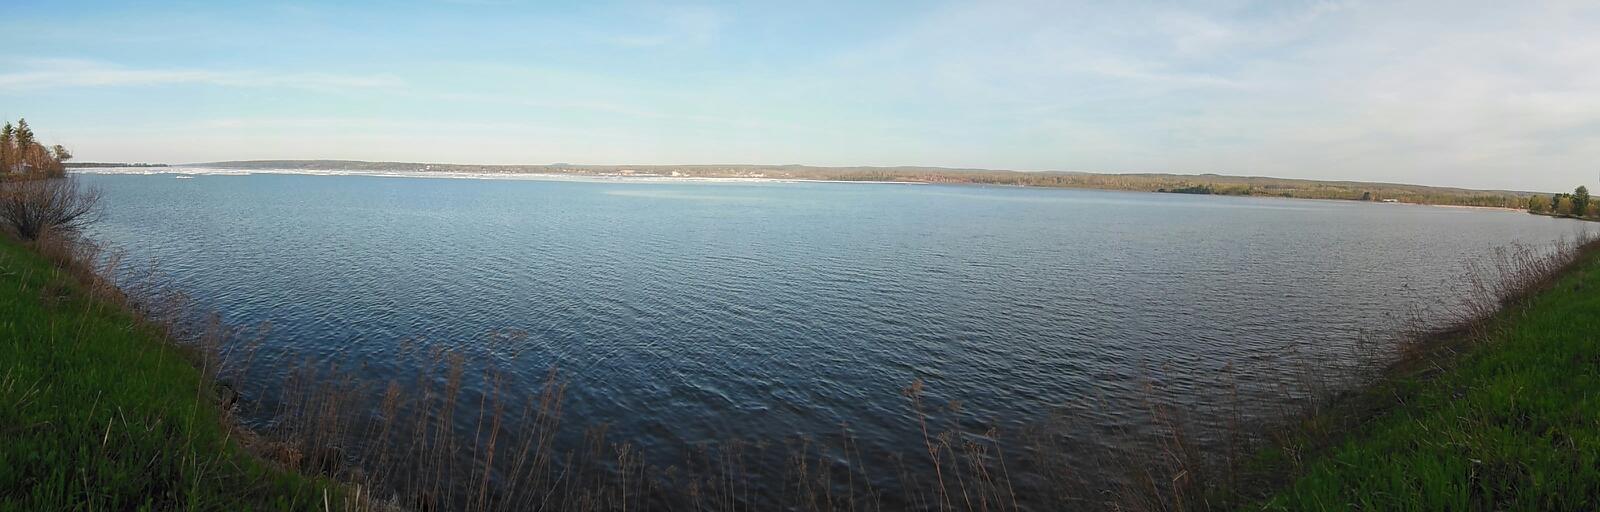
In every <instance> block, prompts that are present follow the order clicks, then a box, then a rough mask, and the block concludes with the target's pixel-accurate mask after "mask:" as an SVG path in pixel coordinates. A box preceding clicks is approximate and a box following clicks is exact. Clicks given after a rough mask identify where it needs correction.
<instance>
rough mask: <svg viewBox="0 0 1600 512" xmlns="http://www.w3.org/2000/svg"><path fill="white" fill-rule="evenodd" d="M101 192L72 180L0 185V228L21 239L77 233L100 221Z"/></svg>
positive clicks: (5, 183) (19, 182)
mask: <svg viewBox="0 0 1600 512" xmlns="http://www.w3.org/2000/svg"><path fill="white" fill-rule="evenodd" d="M101 214H102V210H101V208H100V190H99V189H96V188H92V187H79V186H78V181H77V179H75V178H68V177H61V178H45V179H29V180H18V181H9V182H4V183H0V225H3V226H4V227H5V228H6V229H9V230H10V231H11V232H12V233H13V234H15V235H17V236H18V237H20V238H22V239H24V240H35V239H38V238H39V237H40V236H42V235H44V234H46V233H61V234H71V233H76V232H78V231H79V230H81V229H83V228H84V227H86V226H88V225H89V224H92V223H94V222H95V221H97V220H99V219H100V216H101Z"/></svg>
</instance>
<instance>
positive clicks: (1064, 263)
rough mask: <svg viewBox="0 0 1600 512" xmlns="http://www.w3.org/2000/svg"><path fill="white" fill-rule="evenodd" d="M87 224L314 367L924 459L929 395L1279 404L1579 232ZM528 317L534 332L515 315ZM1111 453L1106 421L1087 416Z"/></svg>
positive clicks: (1549, 227) (615, 423)
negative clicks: (448, 383) (1509, 256)
mask: <svg viewBox="0 0 1600 512" xmlns="http://www.w3.org/2000/svg"><path fill="white" fill-rule="evenodd" d="M83 179H84V180H86V181H87V182H89V183H91V184H94V185H97V186H99V187H101V188H103V189H104V192H105V203H106V206H107V207H108V214H107V217H106V219H105V221H104V222H103V223H101V224H99V225H98V226H96V227H95V228H94V229H93V231H92V233H91V235H92V236H93V237H94V238H96V239H99V240H103V241H106V242H110V243H112V244H114V245H115V246H117V247H119V248H122V249H124V250H126V251H127V252H128V255H129V257H130V260H134V261H153V262H157V263H158V265H159V268H160V269H161V271H162V272H164V274H165V275H167V276H168V278H169V279H171V281H172V282H173V283H174V284H175V285H176V286H178V287H180V288H181V289H184V290H186V291H187V292H189V294H190V295H192V296H193V297H194V298H195V299H197V300H198V301H199V302H200V303H202V304H204V305H206V306H208V307H210V308H213V309H215V310H217V311H219V312H220V313H221V314H222V315H223V316H224V318H225V319H226V320H227V321H229V322H231V323H234V324H238V325H253V324H256V323H260V322H270V323H271V326H272V330H271V333H270V335H269V336H268V338H267V341H266V345H265V347H264V348H263V349H262V351H261V352H260V355H259V356H258V360H257V363H256V364H257V365H258V366H259V367H260V368H261V369H260V370H259V371H258V372H257V373H256V374H257V375H261V376H262V377H259V378H261V379H263V380H269V381H270V380H271V378H273V377H274V376H277V377H281V376H282V372H284V371H285V369H286V368H289V367H292V366H294V365H295V364H297V363H298V362H301V361H307V360H309V361H314V362H317V363H339V364H340V365H341V366H343V367H346V368H356V370H354V371H357V372H359V373H360V376H361V377H363V378H366V379H373V380H378V381H386V380H389V379H400V380H401V381H402V382H404V381H405V379H406V378H407V377H408V376H409V375H413V374H414V373H415V372H416V369H415V368H411V367H409V366H408V365H410V364H413V363H409V362H408V361H411V359H407V358H405V357H401V356H399V355H398V354H399V352H400V351H402V350H403V349H404V347H406V346H412V345H415V344H418V343H422V344H431V345H433V346H442V347H447V348H449V349H450V350H454V351H459V352H462V353H466V354H469V355H472V356H473V357H475V358H479V359H483V360H493V361H496V362H497V364H498V365H499V366H500V367H501V368H503V369H506V370H507V372H508V373H507V375H506V379H507V381H508V383H507V385H506V387H507V388H509V389H513V390H518V389H523V390H532V389H535V388H537V387H538V385H539V383H540V382H542V380H543V379H544V377H545V376H546V373H547V371H548V370H549V369H550V368H559V369H560V370H561V372H562V373H563V375H564V376H565V377H566V378H567V379H569V381H570V384H569V387H568V395H567V403H566V417H567V418H568V420H569V421H572V420H577V421H583V422H590V423H597V422H604V423H607V424H609V425H610V426H611V434H612V436H614V437H613V438H614V439H623V440H628V441H630V442H632V443H634V445H635V446H639V447H642V448H644V449H645V451H646V453H657V454H659V453H674V454H675V453H676V452H677V451H678V450H681V449H682V447H683V446H686V445H692V444H694V443H703V442H709V441H716V440H725V439H760V438H773V439H775V438H784V437H791V436H827V435H829V434H831V433H836V432H838V431H839V430H840V426H841V425H844V424H847V425H848V426H849V429H850V430H851V431H852V432H853V433H854V435H856V436H857V439H858V442H859V443H860V444H861V445H862V446H863V447H864V448H865V449H882V450H894V451H905V450H916V449H920V446H921V444H920V443H921V441H920V438H919V437H916V436H917V435H918V434H917V431H916V430H915V428H916V423H915V419H913V418H914V417H913V416H912V412H911V410H910V408H909V407H908V405H907V400H906V398H905V397H903V396H902V390H903V389H904V388H905V387H906V386H907V385H908V384H910V383H911V382H913V381H914V380H917V379H921V380H922V381H924V382H925V383H926V389H927V398H926V400H927V401H928V402H930V403H943V402H945V401H948V400H960V401H961V402H962V403H963V406H962V409H961V412H960V414H959V415H958V416H959V417H958V418H956V419H958V420H959V421H961V422H962V423H963V424H967V425H971V426H973V427H974V428H979V427H983V426H988V425H994V426H997V427H999V428H1000V429H1001V430H1002V431H1005V430H1011V429H1022V428H1023V427H1026V426H1027V425H1029V424H1031V423H1034V422H1037V421H1040V420H1042V419H1043V417H1044V416H1046V415H1047V414H1048V412H1049V411H1051V410H1054V409H1057V408H1059V407H1061V406H1064V405H1067V404H1084V403H1090V402H1092V403H1095V404H1108V405H1096V406H1079V407H1077V408H1076V409H1075V411H1076V412H1075V413H1074V414H1076V415H1077V416H1078V417H1077V419H1078V420H1079V421H1081V422H1085V423H1086V424H1089V425H1092V426H1094V427H1095V428H1098V429H1114V428H1137V426H1136V425H1135V423H1136V420H1135V419H1134V417H1135V416H1136V414H1135V411H1133V410H1132V409H1131V408H1130V406H1122V405H1116V404H1125V403H1131V402H1133V401H1136V400H1137V398H1138V397H1137V395H1138V394H1139V393H1141V391H1140V390H1141V389H1142V388H1143V387H1144V386H1145V385H1146V384H1147V383H1152V382H1154V383H1158V384H1159V385H1160V386H1162V387H1163V388H1164V389H1165V390H1166V392H1168V393H1170V396H1171V397H1172V400H1175V401H1177V402H1178V403H1183V404H1186V405H1194V406H1204V405H1210V406H1215V405H1218V404H1219V403H1220V402H1219V400H1220V398H1219V397H1220V396H1223V395H1226V394H1227V393H1223V392H1222V389H1223V388H1222V387H1220V385H1219V384H1217V383H1216V379H1215V376H1216V374H1217V372H1219V371H1221V370H1222V369H1223V368H1226V367H1230V365H1231V368H1232V374H1233V375H1237V376H1238V379H1239V383H1238V389H1239V393H1241V394H1243V395H1244V398H1245V402H1246V403H1247V404H1251V406H1252V407H1257V406H1258V407H1259V408H1260V409H1262V410H1269V409H1271V408H1272V406H1273V404H1275V403H1278V402H1281V401H1282V400H1283V392H1282V389H1283V388H1284V386H1288V385H1291V384H1293V383H1294V379H1296V378H1298V375H1297V374H1296V372H1294V371H1291V370H1289V368H1292V367H1296V364H1299V363H1302V362H1303V361H1304V360H1306V359H1304V358H1305V357H1306V355H1307V354H1310V355H1311V356H1313V357H1312V358H1311V360H1317V357H1339V356H1340V355H1341V354H1346V353H1349V352H1350V351H1351V350H1352V348H1353V347H1354V346H1355V344H1356V343H1357V341H1358V340H1360V339H1362V337H1363V336H1364V335H1366V334H1372V333H1374V332H1377V333H1382V332H1387V330H1389V329H1394V328H1396V327H1397V322H1398V321H1399V320H1400V319H1401V318H1400V317H1402V316H1404V315H1406V314H1409V313H1410V312H1413V311H1420V312H1422V313H1423V314H1424V315H1434V316H1433V318H1438V315H1440V314H1441V312H1442V311H1443V309H1442V307H1443V306H1445V305H1447V304H1448V303H1450V302H1451V301H1452V300H1453V298H1454V297H1458V296H1459V292H1460V289H1459V288H1458V287H1457V286H1456V285H1455V284H1454V283H1456V282H1457V278H1459V277H1460V276H1461V274H1462V272H1463V270H1464V267H1463V265H1464V263H1465V262H1466V261H1467V259H1468V258H1469V257H1475V256H1481V255H1484V254H1486V253H1488V252H1489V251H1491V250H1492V249H1493V248H1495V247H1500V246H1505V245H1507V244H1510V243H1513V242H1520V243H1529V244H1544V243H1549V242H1552V241H1555V240H1557V239H1560V238H1562V237H1570V236H1572V235H1573V234H1574V233H1575V232H1576V231H1577V230H1578V229H1580V228H1581V226H1582V224H1579V223H1576V222H1572V221H1564V220H1557V219H1550V218H1545V217H1536V216H1531V215H1526V214H1522V213H1516V212H1507V211H1489V210H1470V209H1454V208H1437V207H1419V206H1409V205H1394V204H1373V203H1356V202H1332V201H1309V200H1288V199H1271V198H1239V197H1217V196H1191V195H1172V194H1143V193H1121V192H1105V191H1083V190H1055V189H1029V188H990V187H976V186H938V185H895V184H846V183H775V182H740V183H713V182H664V181H653V182H652V181H609V182H600V181H559V180H474V179H435V178H417V177H370V176H301V175H276V174H253V175H204V174H202V175H199V176H196V177H193V178H192V179H174V176H173V175H171V174H151V175H117V174H86V175H84V176H83ZM508 329H509V330H517V331H522V332H525V333H526V337H525V338H521V337H519V338H518V339H519V340H520V341H519V342H517V343H515V347H514V348H510V349H508V348H507V347H506V346H505V344H504V343H496V342H491V341H489V338H491V337H492V336H490V333H492V332H500V331H504V330H508ZM1067 437H1068V438H1073V439H1079V440H1080V441H1082V442H1091V441H1090V440H1091V439H1092V438H1093V437H1094V436H1093V435H1091V434H1089V433H1085V434H1083V435H1081V436H1080V435H1072V434H1068V435H1067Z"/></svg>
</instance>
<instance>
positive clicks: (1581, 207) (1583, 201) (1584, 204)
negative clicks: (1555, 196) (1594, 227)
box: [1572, 185, 1589, 217]
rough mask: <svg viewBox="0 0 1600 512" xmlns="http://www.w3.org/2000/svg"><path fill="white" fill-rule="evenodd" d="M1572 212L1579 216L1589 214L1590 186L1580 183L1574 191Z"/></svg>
mask: <svg viewBox="0 0 1600 512" xmlns="http://www.w3.org/2000/svg"><path fill="white" fill-rule="evenodd" d="M1572 214H1573V215H1577V216H1579V217H1582V216H1585V215H1588V214H1589V187H1585V186H1583V185H1578V188H1577V189H1575V190H1573V191H1572Z"/></svg>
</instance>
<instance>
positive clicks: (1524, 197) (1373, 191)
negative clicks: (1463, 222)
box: [202, 160, 1544, 209]
mask: <svg viewBox="0 0 1600 512" xmlns="http://www.w3.org/2000/svg"><path fill="white" fill-rule="evenodd" d="M202 165H206V166H213V167H222V168H232V169H303V170H310V169H319V170H355V171H360V170H368V171H403V172H458V173H508V174H516V173H539V174H573V175H586V176H671V177H698V178H774V179H798V180H833V181H887V182H904V183H957V184H959V183H966V184H977V185H999V186H1020V187H1056V188H1086V189H1101V190H1127V191H1138V192H1174V193H1186V194H1215V195H1233V196H1271V197H1293V198H1305V199H1344V200H1352V201H1384V200H1389V201H1392V202H1402V203H1415V204H1440V205H1457V206H1489V207H1501V208H1517V209H1523V208H1526V207H1527V205H1528V201H1529V199H1530V198H1532V197H1534V196H1543V195H1544V194H1536V193H1533V192H1516V191H1509V190H1471V189H1461V188H1449V187H1429V186H1423V185H1404V184H1396V183H1365V182H1356V181H1317V180H1300V179H1284V178H1264V177H1254V176H1226V175H1220V174H1199V175H1184V174H1098V173H1084V172H1060V171H1037V172H1034V171H1000V170H990V169H951V168H942V167H811V166H803V165H776V166H774V165H570V164H551V165H464V164H426V163H411V162H362V161H350V160H253V161H242V162H213V163H207V164H202Z"/></svg>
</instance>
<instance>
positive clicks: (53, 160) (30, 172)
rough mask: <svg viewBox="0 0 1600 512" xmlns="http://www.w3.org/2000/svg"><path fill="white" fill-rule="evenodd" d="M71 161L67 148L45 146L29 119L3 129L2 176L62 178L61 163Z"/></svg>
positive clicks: (0, 141) (0, 140) (0, 133)
mask: <svg viewBox="0 0 1600 512" xmlns="http://www.w3.org/2000/svg"><path fill="white" fill-rule="evenodd" d="M70 159H72V153H71V152H69V151H67V148H65V147H62V146H61V145H59V144H57V145H55V146H50V147H45V145H44V144H40V143H39V140H38V138H37V137H35V136H34V135H33V128H30V127H29V126H28V120H27V119H20V118H19V119H17V122H16V124H12V123H11V122H10V121H6V124H5V127H4V128H3V129H0V174H4V175H5V177H6V178H8V179H9V178H15V177H59V176H61V175H63V174H65V173H66V169H65V167H63V166H62V162H65V161H67V160H70Z"/></svg>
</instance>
